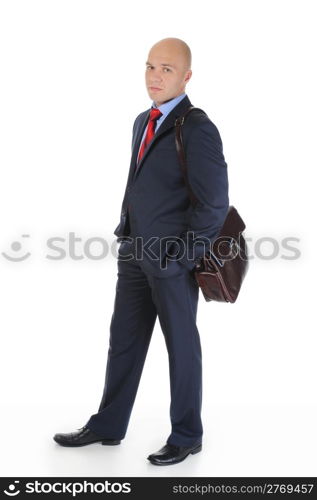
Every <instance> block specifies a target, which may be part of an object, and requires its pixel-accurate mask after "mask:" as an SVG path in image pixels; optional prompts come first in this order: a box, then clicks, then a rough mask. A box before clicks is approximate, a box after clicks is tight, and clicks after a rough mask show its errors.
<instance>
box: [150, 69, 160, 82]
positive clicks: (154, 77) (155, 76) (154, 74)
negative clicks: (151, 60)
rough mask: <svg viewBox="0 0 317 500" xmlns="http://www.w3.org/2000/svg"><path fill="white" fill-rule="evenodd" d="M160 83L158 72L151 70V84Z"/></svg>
mask: <svg viewBox="0 0 317 500" xmlns="http://www.w3.org/2000/svg"><path fill="white" fill-rule="evenodd" d="M161 81H162V75H161V74H160V72H159V71H157V70H153V72H152V73H151V76H150V82H151V83H159V82H161Z"/></svg>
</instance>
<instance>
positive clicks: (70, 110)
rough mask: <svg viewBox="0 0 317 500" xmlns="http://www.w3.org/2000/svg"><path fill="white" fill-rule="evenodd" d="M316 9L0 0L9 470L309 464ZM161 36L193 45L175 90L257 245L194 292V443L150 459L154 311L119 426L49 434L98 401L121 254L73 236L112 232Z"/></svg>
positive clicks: (163, 401)
mask: <svg viewBox="0 0 317 500" xmlns="http://www.w3.org/2000/svg"><path fill="white" fill-rule="evenodd" d="M314 7H315V2H313V1H308V0H304V1H291V0H287V1H282V0H274V1H268V0H265V1H260V0H258V1H254V0H250V1H246V0H239V1H236V0H232V1H228V0H227V1H226V0H221V1H212V0H209V1H203V0H196V1H195V2H193V1H186V0H181V1H179V0H174V1H173V2H171V1H166V0H161V1H160V2H154V3H153V2H143V1H142V2H141V1H133V2H132V1H121V2H118V3H116V4H115V3H114V2H108V1H93V2H92V1H79V0H76V1H70V0H63V1H57V0H54V1H47V0H46V1H45V0H41V1H15V2H12V1H1V3H0V49H1V59H0V65H1V79H0V86H1V87H0V99H1V102H0V105H1V112H0V127H1V149H0V155H1V156H0V161H1V181H0V214H1V215H0V217H1V233H0V252H4V253H5V254H6V255H7V256H8V255H9V256H11V257H14V258H16V257H19V256H23V255H25V254H26V253H27V252H30V254H31V255H30V256H29V257H28V258H26V259H25V260H23V261H21V262H13V261H10V260H8V257H6V256H5V255H3V254H1V255H0V273H1V277H0V286H1V297H0V300H1V316H0V321H1V325H0V326H1V364H0V370H1V372H0V376H1V399H0V406H1V407H0V413H1V447H0V448H1V459H0V460H1V464H2V465H1V475H2V476H6V475H11V476H19V475H24V476H29V475H33V476H54V475H61V476H69V475H73V476H125V475H127V476H130V475H131V476H146V475H154V476H156V475H157V476H160V475H171V476H179V475H180V476H182V475H183V476H188V475H191V476H283V475H284V476H309V475H312V476H316V474H317V466H316V445H317V440H316V420H317V407H316V321H315V314H316V304H315V301H316V288H315V285H316V258H315V256H316V238H315V234H314V232H315V227H316V210H315V206H314V204H313V196H314V194H315V189H316V188H315V186H316V184H315V180H316V176H315V169H316V167H317V165H316V150H315V143H316V130H315V124H316V100H315V92H316V87H317V82H316V73H315V66H316V54H315V51H314V49H315V47H316V42H317V40H316V29H315V28H316V25H315V17H314ZM167 36H175V37H179V38H182V39H183V40H185V41H186V42H187V43H188V44H189V45H190V47H191V49H192V55H193V65H192V70H193V76H192V79H191V81H190V83H189V84H188V86H187V88H186V91H187V94H188V96H189V98H190V100H191V101H192V103H193V104H194V105H195V106H198V107H201V108H203V109H204V110H205V111H206V112H207V114H208V115H209V117H210V119H211V120H212V121H213V122H214V123H215V124H216V126H217V127H218V129H219V131H220V134H221V137H222V141H223V147H224V154H225V158H226V161H227V164H228V174H229V185H230V187H229V189H230V192H229V196H230V203H231V204H233V205H235V206H236V207H237V208H238V210H239V212H240V213H241V215H242V217H243V218H244V220H245V222H246V224H247V230H246V236H247V237H248V238H249V248H250V254H251V255H252V256H253V258H252V261H251V263H250V270H249V273H248V275H247V277H246V280H245V283H244V285H243V289H242V290H241V294H240V296H239V298H238V301H237V302H236V303H235V304H233V305H232V304H217V303H206V302H205V301H204V299H203V297H202V295H200V301H199V308H198V326H199V331H200V336H201V342H202V349H203V370H204V385H203V415H202V416H203V423H204V441H203V451H202V452H201V453H199V454H197V455H194V456H193V455H191V456H190V457H188V458H187V459H186V460H185V461H184V462H182V463H181V464H178V465H174V466H172V467H164V468H160V467H155V466H153V465H151V464H150V463H149V462H148V461H147V460H146V457H147V455H148V454H149V453H152V452H154V451H157V450H158V449H159V448H160V447H162V446H163V445H164V443H165V441H166V438H167V436H168V435H169V433H170V422H169V376H168V362H167V352H166V348H165V343H164V339H163V335H162V332H161V330H160V327H159V323H158V321H157V323H156V327H155V331H154V335H153V338H152V342H151V345H150V349H149V353H148V357H147V360H146V363H145V367H144V371H143V375H142V379H141V383H140V387H139V391H138V394H137V398H136V402H135V405H134V408H133V412H132V416H131V420H130V425H129V428H128V432H127V435H126V438H125V439H124V440H123V441H122V444H121V445H120V446H117V447H106V446H101V445H100V444H94V445H91V446H87V447H83V448H78V449H69V448H62V447H60V446H58V445H57V444H56V443H55V442H54V441H53V439H52V437H53V435H54V434H55V433H56V432H71V431H74V430H76V429H78V428H80V427H82V426H83V425H84V423H86V421H87V420H88V418H89V417H90V415H91V414H92V413H95V412H96V411H97V408H98V405H99V402H100V399H101V395H102V389H103V383H104V374H105V367H106V356H107V349H108V335H109V324H110V319H111V314H112V310H113V301H114V293H115V284H116V278H117V275H116V272H117V268H116V258H115V255H111V254H108V255H107V257H106V258H103V259H99V260H98V259H95V260H93V259H91V258H88V257H87V255H86V254H85V252H84V244H85V243H86V242H87V240H89V238H94V237H99V238H104V239H105V240H107V241H108V242H109V243H112V242H114V241H115V236H114V235H113V231H114V229H115V227H116V226H117V224H118V223H119V215H120V208H121V201H122V196H123V193H124V188H125V184H126V178H127V173H128V168H129V162H130V145H131V132H132V125H133V121H134V119H135V117H136V116H137V114H139V113H140V112H141V111H144V110H145V109H148V108H149V107H150V105H151V101H150V99H149V97H148V95H147V92H146V88H145V83H144V69H145V61H146V58H147V55H148V51H149V49H150V47H151V46H152V45H153V44H154V43H155V42H156V41H158V40H160V39H162V38H164V37H167ZM119 131H120V133H119ZM71 232H74V233H75V235H76V237H78V238H80V239H81V240H80V241H78V242H77V244H76V253H77V255H82V256H83V258H82V259H79V260H75V259H74V258H71V257H70V256H69V252H68V242H69V234H70V233H71ZM27 234H28V235H29V236H28V237H26V236H23V235H27ZM51 237H60V238H64V239H65V241H64V243H61V245H62V246H63V248H64V249H65V250H66V257H65V258H64V259H62V260H51V259H49V258H47V254H48V253H49V254H50V255H56V254H55V252H53V251H52V250H50V251H49V250H48V248H47V244H46V242H47V240H48V238H51ZM290 237H292V238H296V239H297V240H296V241H293V242H292V246H293V247H296V248H297V249H298V251H299V252H298V253H299V257H298V258H296V259H292V258H291V259H289V258H288V259H287V258H285V257H293V256H294V252H293V251H291V250H287V249H286V248H283V239H284V238H290ZM260 238H264V239H266V238H273V239H274V241H275V244H273V243H269V242H268V243H265V242H264V243H261V240H260ZM259 240H260V241H259ZM13 242H20V243H21V245H22V248H21V249H20V250H14V248H12V247H11V245H12V243H13ZM256 242H258V243H256ZM256 244H258V245H259V251H258V252H257V255H255V254H256V252H255V250H256V248H255V245H256ZM274 245H275V247H274ZM13 246H14V245H13ZM16 248H17V247H16ZM114 248H115V249H116V246H115V247H114ZM273 248H275V250H276V254H277V255H276V256H275V257H274V256H273V257H271V256H272V251H273ZM100 251H101V246H100V245H98V244H97V243H95V244H94V245H92V246H91V247H90V252H91V253H92V254H95V255H98V254H100ZM261 254H262V257H261ZM265 256H266V257H267V258H265ZM162 469H164V470H162Z"/></svg>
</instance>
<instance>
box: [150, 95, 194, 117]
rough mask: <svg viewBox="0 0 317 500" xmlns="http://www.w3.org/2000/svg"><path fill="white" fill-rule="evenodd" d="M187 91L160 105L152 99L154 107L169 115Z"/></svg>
mask: <svg viewBox="0 0 317 500" xmlns="http://www.w3.org/2000/svg"><path fill="white" fill-rule="evenodd" d="M185 95H186V93H185V92H183V94H180V95H178V96H176V97H174V98H173V99H171V100H170V101H167V102H164V103H163V104H161V105H160V106H156V104H155V101H152V108H157V109H159V110H160V112H161V113H162V115H163V116H164V115H167V114H168V113H169V112H170V111H171V110H172V109H173V108H174V107H175V106H176V105H177V104H178V103H179V102H180V101H181V100H182V99H183V98H184V97H185Z"/></svg>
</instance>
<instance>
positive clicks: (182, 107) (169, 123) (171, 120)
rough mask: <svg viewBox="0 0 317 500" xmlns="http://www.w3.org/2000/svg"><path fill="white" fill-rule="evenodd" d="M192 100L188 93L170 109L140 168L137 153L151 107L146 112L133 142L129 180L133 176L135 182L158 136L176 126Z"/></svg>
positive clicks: (144, 155)
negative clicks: (177, 120) (177, 119)
mask: <svg viewBox="0 0 317 500" xmlns="http://www.w3.org/2000/svg"><path fill="white" fill-rule="evenodd" d="M191 105H192V104H191V102H190V100H189V98H188V96H187V95H186V96H185V97H184V99H182V100H181V101H180V102H179V103H178V104H177V105H176V106H175V108H173V109H172V111H170V113H169V114H168V115H167V117H166V118H165V120H164V121H163V123H162V125H160V127H159V128H158V130H157V132H156V133H155V135H154V137H153V139H152V141H151V142H150V143H149V144H148V146H147V148H146V150H145V151H144V154H143V156H142V158H141V161H140V163H139V165H138V168H137V169H136V160H137V155H138V152H139V146H140V142H141V139H142V135H143V132H144V129H145V127H146V125H147V122H148V118H149V114H150V109H149V110H148V111H147V112H146V114H145V115H144V117H143V118H142V121H141V123H140V125H139V128H138V131H137V132H136V140H135V142H134V144H133V153H132V159H131V165H130V173H129V180H130V179H131V178H132V182H135V181H136V179H137V177H138V175H139V173H140V171H141V168H142V165H143V162H144V160H145V159H146V157H147V155H148V153H149V151H150V150H151V148H152V147H153V145H154V144H155V142H156V141H157V140H158V138H159V137H160V136H161V135H162V134H164V132H166V131H167V130H169V129H170V128H172V127H174V126H175V120H176V118H178V117H179V116H180V115H182V114H183V113H185V111H186V109H187V108H188V107H189V106H191Z"/></svg>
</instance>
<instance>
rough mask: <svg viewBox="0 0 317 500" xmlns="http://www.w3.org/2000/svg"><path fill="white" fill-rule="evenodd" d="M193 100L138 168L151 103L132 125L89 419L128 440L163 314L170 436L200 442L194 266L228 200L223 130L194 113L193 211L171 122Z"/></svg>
mask: <svg viewBox="0 0 317 500" xmlns="http://www.w3.org/2000/svg"><path fill="white" fill-rule="evenodd" d="M190 105H191V102H190V100H189V98H188V97H187V96H185V97H184V99H182V100H181V101H180V102H179V103H178V104H177V105H176V106H175V107H174V108H173V109H172V111H171V112H170V113H169V114H168V115H167V117H166V118H165V119H164V121H163V123H162V124H161V125H160V127H159V128H158V130H157V132H156V133H155V135H154V137H153V139H152V141H151V142H150V144H149V145H148V146H147V149H146V150H145V153H144V155H143V157H142V160H141V161H140V163H139V165H138V169H136V168H135V163H136V159H137V153H138V150H139V146H140V141H141V138H142V135H143V132H144V130H145V127H146V125H147V122H148V118H149V113H150V109H148V110H147V111H145V112H143V113H141V114H140V115H138V117H137V118H136V120H135V122H134V126H133V138H132V157H131V164H130V170H129V174H128V180H127V184H126V189H125V193H124V198H123V202H122V209H121V218H120V223H119V225H118V226H117V228H116V229H115V231H114V234H115V235H116V236H117V237H118V241H121V244H120V248H119V254H118V279H117V284H116V296H115V303H114V311H113V315H112V318H111V324H110V341H109V350H108V361H107V368H106V379H105V386H104V391H103V396H102V400H101V403H100V405H99V408H98V412H97V413H96V414H94V415H92V416H91V417H90V419H89V421H88V422H87V426H88V427H89V428H90V429H91V430H93V431H94V432H96V433H97V434H99V435H100V436H102V437H105V438H113V439H123V438H124V436H125V433H126V430H127V426H128V422H129V418H130V414H131V411H132V407H133V403H134V400H135V397H136V393H137V389H138V385H139V381H140V377H141V374H142V370H143V366H144V362H145V358H146V354H147V350H148V346H149V343H150V340H151V335H152V332H153V329H154V325H155V321H156V318H157V317H158V318H159V322H160V326H161V329H162V332H163V335H164V338H165V343H166V347H167V351H168V357H169V373H170V388H171V404H170V419H171V427H172V428H171V434H170V436H169V437H168V439H167V442H168V443H171V444H175V445H178V446H194V445H195V444H196V443H200V442H201V440H202V434H203V427H202V422H201V403H202V353H201V346H200V339H199V332H198V329H197V326H196V315H197V304H198V292H199V288H198V286H197V284H196V282H195V279H194V276H193V272H192V270H193V267H194V265H195V260H197V259H198V258H199V257H200V256H201V255H203V253H204V252H205V250H206V247H205V245H204V242H206V241H208V242H209V244H210V243H212V242H213V240H214V239H216V237H217V234H218V232H219V230H220V229H221V226H222V224H223V222H224V220H225V217H226V214H227V210H228V207H229V199H228V177H227V164H226V162H225V159H224V156H223V151H222V141H221V138H220V135H219V132H218V129H217V128H216V126H215V125H214V124H213V123H212V121H211V120H210V119H209V118H208V116H207V115H205V114H204V113H202V112H201V111H193V112H191V113H190V114H189V115H188V117H187V119H186V120H185V123H184V125H183V127H182V131H183V139H184V146H185V151H186V159H187V166H188V178H189V183H190V185H191V188H192V190H193V192H194V194H195V196H196V198H197V199H198V203H197V204H196V206H195V208H193V207H192V206H191V204H190V200H189V196H188V191H187V187H186V185H185V183H184V179H183V175H182V172H181V168H180V165H179V161H178V157H177V152H176V147H175V127H174V123H175V119H176V118H177V117H178V116H180V115H181V114H183V113H184V112H185V111H186V109H187V108H188V107H189V106H190ZM188 235H190V236H191V237H190V238H188ZM180 243H184V244H180Z"/></svg>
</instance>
